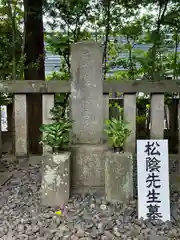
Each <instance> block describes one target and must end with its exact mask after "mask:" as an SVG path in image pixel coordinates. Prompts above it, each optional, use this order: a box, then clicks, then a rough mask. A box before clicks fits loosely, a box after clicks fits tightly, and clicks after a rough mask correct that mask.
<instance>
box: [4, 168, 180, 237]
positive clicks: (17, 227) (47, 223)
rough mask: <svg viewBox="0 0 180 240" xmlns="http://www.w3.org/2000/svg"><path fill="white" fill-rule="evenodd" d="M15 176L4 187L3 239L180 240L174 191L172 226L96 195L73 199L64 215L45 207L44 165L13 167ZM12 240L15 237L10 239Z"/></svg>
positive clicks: (179, 206)
mask: <svg viewBox="0 0 180 240" xmlns="http://www.w3.org/2000/svg"><path fill="white" fill-rule="evenodd" d="M9 169H12V171H13V173H14V174H13V177H12V179H10V181H9V182H7V184H5V185H4V186H3V187H1V188H0V204H1V209H0V239H1V240H5V239H7V237H9V236H11V235H12V239H17V240H26V239H27V240H51V239H52V240H60V239H62V240H93V239H95V240H111V239H117V240H120V239H126V240H146V239H147V240H167V239H172V240H173V239H177V240H179V239H180V217H179V216H180V193H179V192H178V191H177V189H173V188H171V210H172V211H171V214H172V216H171V217H172V221H171V222H165V223H163V222H159V223H157V224H154V223H152V222H150V221H148V220H145V221H143V220H142V219H138V218H137V209H136V207H137V202H136V200H133V201H132V202H130V203H129V204H128V205H127V204H119V203H117V204H110V203H108V202H106V200H105V198H104V197H99V196H98V197H97V195H96V194H94V195H93V194H83V195H74V196H72V198H71V199H70V200H69V203H68V204H67V208H66V211H64V215H62V216H58V215H56V211H57V209H54V208H51V207H44V206H41V204H40V191H39V190H40V184H41V175H40V165H34V166H29V167H27V166H26V167H24V168H23V167H22V166H18V165H16V166H14V165H12V166H9ZM9 239H10V238H9Z"/></svg>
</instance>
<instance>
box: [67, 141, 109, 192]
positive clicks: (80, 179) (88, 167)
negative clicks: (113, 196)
mask: <svg viewBox="0 0 180 240" xmlns="http://www.w3.org/2000/svg"><path fill="white" fill-rule="evenodd" d="M106 149H107V146H106V145H88V144H81V145H73V146H72V170H71V171H72V187H73V189H74V188H75V189H77V190H78V188H79V189H80V188H82V187H83V188H85V189H86V190H89V189H91V187H92V188H93V189H95V188H96V187H97V188H99V187H104V151H105V150H106Z"/></svg>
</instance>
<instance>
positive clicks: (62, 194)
mask: <svg viewBox="0 0 180 240" xmlns="http://www.w3.org/2000/svg"><path fill="white" fill-rule="evenodd" d="M70 156H71V153H70V152H64V153H60V154H47V155H44V159H43V161H42V183H41V203H42V205H46V206H52V207H59V206H62V205H65V204H66V203H67V202H68V200H69V195H70Z"/></svg>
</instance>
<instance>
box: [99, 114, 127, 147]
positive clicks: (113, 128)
mask: <svg viewBox="0 0 180 240" xmlns="http://www.w3.org/2000/svg"><path fill="white" fill-rule="evenodd" d="M127 124H128V123H126V122H125V121H123V120H117V119H115V118H112V119H111V120H106V129H104V131H105V132H106V133H107V134H108V140H109V143H110V144H111V146H112V147H113V149H114V150H116V149H119V151H122V150H123V147H124V143H125V140H126V139H127V137H128V136H129V135H130V133H131V131H130V130H129V129H128V128H127Z"/></svg>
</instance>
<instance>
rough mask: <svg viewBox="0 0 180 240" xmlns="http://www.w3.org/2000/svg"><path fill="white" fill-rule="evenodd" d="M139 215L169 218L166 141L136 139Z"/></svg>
mask: <svg viewBox="0 0 180 240" xmlns="http://www.w3.org/2000/svg"><path fill="white" fill-rule="evenodd" d="M137 177H138V217H139V218H141V217H142V218H144V219H151V220H159V219H160V220H162V221H167V220H170V200H169V159H168V140H137Z"/></svg>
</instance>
